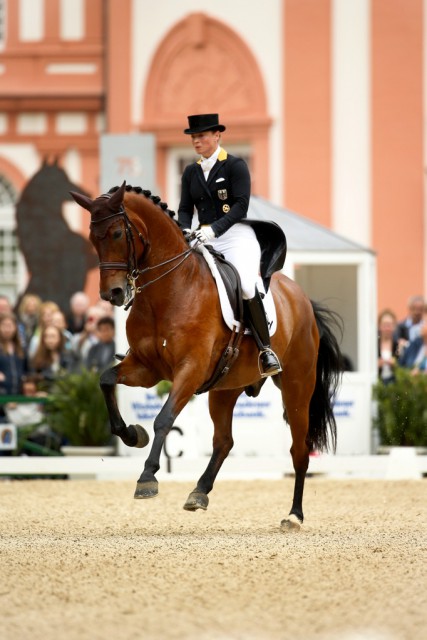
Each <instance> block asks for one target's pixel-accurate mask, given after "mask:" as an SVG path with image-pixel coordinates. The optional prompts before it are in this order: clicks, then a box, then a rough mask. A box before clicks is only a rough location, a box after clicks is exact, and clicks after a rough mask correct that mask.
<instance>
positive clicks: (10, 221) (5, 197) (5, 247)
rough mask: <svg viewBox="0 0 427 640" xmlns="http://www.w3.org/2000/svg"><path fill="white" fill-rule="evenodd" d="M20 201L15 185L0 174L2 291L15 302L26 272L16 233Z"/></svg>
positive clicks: (0, 286) (0, 285)
mask: <svg viewBox="0 0 427 640" xmlns="http://www.w3.org/2000/svg"><path fill="white" fill-rule="evenodd" d="M17 199H18V194H17V192H16V189H15V187H14V186H13V184H12V183H11V182H10V181H9V180H8V179H7V178H6V177H5V176H4V175H1V174H0V290H1V291H2V293H4V294H5V295H7V296H8V297H9V298H10V300H11V302H12V303H13V302H14V301H15V298H16V295H17V292H18V288H19V284H20V281H21V279H22V274H23V271H24V261H23V259H22V257H21V254H20V251H19V248H18V243H17V239H16V231H15V203H16V201H17Z"/></svg>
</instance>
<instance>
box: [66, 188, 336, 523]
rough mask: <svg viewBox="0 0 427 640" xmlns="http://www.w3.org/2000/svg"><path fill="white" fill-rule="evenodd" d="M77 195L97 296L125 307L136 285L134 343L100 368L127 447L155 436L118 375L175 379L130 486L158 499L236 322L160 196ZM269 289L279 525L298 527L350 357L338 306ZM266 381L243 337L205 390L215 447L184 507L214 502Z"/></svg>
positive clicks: (282, 283) (330, 434) (279, 285)
mask: <svg viewBox="0 0 427 640" xmlns="http://www.w3.org/2000/svg"><path fill="white" fill-rule="evenodd" d="M72 196H73V198H74V199H75V200H76V202H77V203H78V204H80V205H81V206H82V207H83V208H85V209H87V210H88V211H89V212H90V214H91V222H90V240H91V242H92V244H93V246H94V247H95V249H96V251H97V253H98V257H99V261H100V263H99V268H100V295H101V297H102V298H103V299H104V300H109V301H110V302H111V304H113V305H117V306H122V305H124V304H126V302H127V300H128V297H129V294H130V292H131V291H132V293H133V296H134V297H133V302H132V306H131V310H130V312H129V315H128V318H127V322H126V334H127V339H128V344H129V351H128V353H127V354H126V356H125V357H124V359H123V360H122V361H121V362H120V363H119V364H117V365H115V366H113V367H112V368H110V369H107V370H106V371H105V372H104V373H102V374H101V377H100V386H101V389H102V391H103V393H104V396H105V401H106V405H107V407H108V412H109V417H110V423H111V431H112V433H113V434H115V435H117V436H118V437H120V438H121V440H122V441H123V442H124V443H125V444H126V445H128V446H130V447H144V446H146V445H147V444H148V440H149V438H148V434H147V432H146V431H145V429H144V428H143V427H142V426H141V425H138V424H136V425H129V426H127V425H126V424H125V422H124V420H123V418H122V416H121V414H120V411H119V408H118V405H117V402H116V398H115V387H116V385H117V384H124V385H128V386H140V387H145V388H151V387H153V386H155V385H156V384H157V383H158V382H159V381H161V380H169V381H171V382H172V386H171V390H170V393H169V396H168V398H167V401H166V402H165V404H164V405H163V407H162V409H161V411H160V413H159V414H158V415H157V417H156V418H155V420H154V439H153V443H152V446H151V451H150V453H149V455H148V457H147V459H146V462H145V465H144V469H143V471H142V474H141V476H140V478H139V479H138V481H137V486H136V490H135V495H134V497H135V498H151V497H154V496H155V495H157V493H158V481H157V479H156V475H155V474H156V472H157V471H158V470H159V468H160V463H159V460H160V454H161V450H162V447H163V445H164V442H165V438H166V436H167V434H168V433H169V431H170V430H171V428H172V426H173V424H174V421H175V420H176V418H177V416H178V415H179V413H180V412H181V411H182V409H183V408H184V407H185V405H186V404H187V403H188V402H189V400H190V399H191V397H192V396H193V394H194V393H195V392H197V390H198V389H200V388H201V387H202V386H203V384H204V383H205V382H206V381H207V380H209V379H210V378H211V376H212V373H213V371H214V370H215V367H216V364H217V362H218V360H219V359H220V357H221V354H222V353H223V352H224V349H225V348H226V347H227V343H228V341H229V335H230V330H229V329H228V327H227V326H226V324H225V322H224V320H223V317H222V312H221V308H220V303H219V297H218V292H217V288H216V284H215V282H214V279H213V277H212V275H211V272H210V271H209V268H208V265H207V263H206V261H205V260H204V258H203V257H202V256H201V255H200V254H199V253H198V252H196V251H194V250H193V249H192V248H191V247H189V245H188V243H187V241H186V239H185V238H184V236H183V233H182V231H181V229H180V228H179V226H178V224H177V223H176V222H175V221H174V220H173V218H172V216H173V215H174V214H173V212H169V210H168V209H167V205H166V204H164V203H162V202H160V198H158V197H157V196H155V197H153V196H151V194H150V192H145V191H143V190H142V189H141V188H139V187H137V188H133V187H130V186H129V185H128V186H126V183H125V182H124V183H123V184H122V186H121V187H120V188H118V187H115V188H113V189H110V192H109V193H108V194H103V195H101V196H98V197H97V198H96V199H94V200H92V199H91V198H89V197H87V196H86V195H82V194H79V193H74V192H72ZM270 286H271V290H272V295H273V299H274V302H275V306H276V309H277V329H276V331H275V333H274V335H273V337H272V348H273V349H274V351H275V353H276V354H277V355H278V357H279V359H280V362H281V365H282V369H283V370H282V372H281V373H280V374H278V375H276V376H274V378H273V382H274V383H275V385H276V386H277V387H278V388H279V389H280V391H281V394H282V401H283V406H284V418H285V419H286V420H287V422H288V423H289V426H290V430H291V436H292V446H291V449H290V452H291V455H292V461H293V466H294V470H295V484H294V493H293V501H292V506H291V510H290V513H289V516H288V517H287V518H285V519H284V520H282V522H281V526H282V528H284V529H287V528H295V529H298V528H300V526H301V524H302V522H303V519H304V515H303V507H302V501H303V491H304V481H305V477H306V472H307V469H308V465H309V454H310V452H311V451H313V450H316V451H322V450H327V449H328V447H329V445H331V447H332V448H333V449H335V444H336V423H335V418H334V415H333V399H334V396H335V394H336V391H337V387H338V384H339V379H340V373H341V369H342V367H341V363H342V359H341V353H340V348H339V345H338V341H337V338H336V337H335V334H334V331H333V324H334V322H335V323H336V322H337V321H336V318H335V316H334V314H333V312H331V311H330V310H328V309H326V308H324V307H322V306H320V305H318V304H317V303H314V302H312V301H310V300H309V298H308V297H307V296H306V295H305V293H304V292H303V291H302V289H301V288H300V287H299V286H298V285H297V284H296V283H295V282H294V281H292V280H291V279H290V278H288V277H286V276H285V275H283V274H282V273H279V272H276V273H274V274H273V276H272V278H271V283H270ZM264 381H265V378H261V375H260V371H259V368H258V349H257V347H256V345H255V341H254V339H253V338H252V336H250V335H249V336H248V335H246V336H244V337H243V338H242V341H241V344H240V352H239V355H238V358H237V359H236V361H235V363H234V364H233V366H232V368H231V369H230V371H229V373H228V375H227V376H226V377H224V378H222V379H220V381H219V382H218V383H217V385H216V386H215V387H214V388H212V389H211V390H209V413H210V416H211V418H212V421H213V425H214V435H213V453H212V456H211V458H210V461H209V463H208V465H207V467H206V470H205V471H204V473H203V474H202V476H201V477H200V478H199V480H198V482H197V486H196V488H195V489H194V490H193V491H192V492H191V493H190V495H189V497H188V499H187V501H186V502H185V504H184V509H186V510H188V511H196V510H197V509H206V508H207V506H208V501H209V500H208V494H209V493H210V491H211V490H212V488H213V485H214V481H215V479H216V476H217V474H218V472H219V470H220V468H221V465H222V463H223V462H224V460H225V459H226V457H227V456H228V454H229V452H230V450H231V448H232V446H233V436H232V419H233V409H234V406H235V404H236V401H237V399H238V397H239V396H240V394H241V393H242V392H243V391H244V390H246V392H247V393H248V395H252V396H255V395H257V394H258V393H259V390H260V388H261V386H262V384H263V382H264Z"/></svg>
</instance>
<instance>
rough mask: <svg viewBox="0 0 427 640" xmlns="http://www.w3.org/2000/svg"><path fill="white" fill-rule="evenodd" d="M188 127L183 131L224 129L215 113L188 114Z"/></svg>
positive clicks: (195, 131)
mask: <svg viewBox="0 0 427 640" xmlns="http://www.w3.org/2000/svg"><path fill="white" fill-rule="evenodd" d="M188 127H189V128H188V129H184V133H202V132H203V131H225V127H224V125H223V124H219V122H218V114H217V113H203V114H201V115H196V116H188Z"/></svg>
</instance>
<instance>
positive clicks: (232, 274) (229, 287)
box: [196, 219, 287, 395]
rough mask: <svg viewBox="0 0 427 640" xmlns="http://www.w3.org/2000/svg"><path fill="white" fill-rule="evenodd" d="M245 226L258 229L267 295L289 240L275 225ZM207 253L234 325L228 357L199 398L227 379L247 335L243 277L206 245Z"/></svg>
mask: <svg viewBox="0 0 427 640" xmlns="http://www.w3.org/2000/svg"><path fill="white" fill-rule="evenodd" d="M242 222H244V223H245V224H248V225H249V226H251V227H252V228H253V229H254V231H255V234H256V236H257V239H258V242H259V244H260V246H261V278H262V281H263V284H264V288H265V291H266V292H267V291H268V288H269V286H270V280H271V276H272V275H273V273H274V272H275V271H279V270H280V269H282V268H283V265H284V263H285V258H286V249H287V244H286V236H285V234H284V232H283V230H282V229H281V228H280V227H279V225H277V224H276V223H275V222H269V221H268V222H267V221H258V220H247V219H246V220H243V221H242ZM203 249H206V250H207V251H208V252H209V254H210V255H211V256H212V258H213V259H214V261H215V264H216V267H217V269H218V272H219V274H220V276H221V279H222V282H223V284H224V287H225V291H226V293H227V298H228V300H229V303H230V306H231V309H232V311H233V314H234V323H233V329H232V332H231V337H230V341H229V343H228V345H227V347H226V349H225V351H224V353H223V354H222V356H221V358H220V360H219V362H218V364H217V366H216V368H215V370H214V372H213V374H212V376H211V378H210V379H209V380H207V381H206V382H205V383H204V384H203V385H202V386H201V387H200V388H199V389H198V390H197V391H196V394H197V395H198V394H200V393H204V392H205V391H209V389H212V388H213V387H215V385H216V384H217V383H218V382H219V380H221V379H222V378H223V377H225V376H226V375H227V373H228V372H229V371H230V369H231V367H232V365H233V364H234V362H235V361H236V359H237V356H238V355H239V349H240V343H241V341H242V338H243V335H244V333H245V326H244V322H243V298H242V286H241V282H240V276H239V273H238V271H237V269H236V268H235V267H234V265H232V264H231V263H230V262H228V260H226V259H225V258H224V256H223V255H222V254H221V253H219V252H218V251H215V249H214V248H213V247H212V246H211V245H209V244H205V245H203ZM205 257H206V256H205Z"/></svg>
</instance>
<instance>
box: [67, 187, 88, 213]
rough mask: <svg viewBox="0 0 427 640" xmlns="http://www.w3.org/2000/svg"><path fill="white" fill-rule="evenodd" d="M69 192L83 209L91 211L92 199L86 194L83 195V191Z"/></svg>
mask: <svg viewBox="0 0 427 640" xmlns="http://www.w3.org/2000/svg"><path fill="white" fill-rule="evenodd" d="M70 194H71V195H72V197H73V198H74V200H75V201H76V202H77V204H79V205H80V206H81V207H83V209H87V210H88V211H91V209H92V204H93V200H91V199H90V198H88V196H85V195H83V193H78V192H77V191H70Z"/></svg>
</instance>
